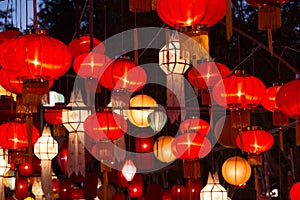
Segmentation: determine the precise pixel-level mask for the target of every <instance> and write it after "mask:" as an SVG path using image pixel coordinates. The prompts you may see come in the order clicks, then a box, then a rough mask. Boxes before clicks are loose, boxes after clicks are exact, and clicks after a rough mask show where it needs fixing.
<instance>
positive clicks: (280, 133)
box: [279, 127, 284, 152]
mask: <svg viewBox="0 0 300 200" xmlns="http://www.w3.org/2000/svg"><path fill="white" fill-rule="evenodd" d="M279 147H280V150H281V151H282V152H283V151H284V146H283V133H282V128H281V127H279Z"/></svg>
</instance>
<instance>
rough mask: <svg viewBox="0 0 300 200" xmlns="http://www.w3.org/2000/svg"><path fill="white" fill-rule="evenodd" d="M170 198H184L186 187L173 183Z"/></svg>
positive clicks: (184, 199) (173, 199)
mask: <svg viewBox="0 0 300 200" xmlns="http://www.w3.org/2000/svg"><path fill="white" fill-rule="evenodd" d="M171 196H172V200H186V188H185V186H184V185H173V186H172V188H171Z"/></svg>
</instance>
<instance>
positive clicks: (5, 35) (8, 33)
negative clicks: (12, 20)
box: [0, 28, 22, 44]
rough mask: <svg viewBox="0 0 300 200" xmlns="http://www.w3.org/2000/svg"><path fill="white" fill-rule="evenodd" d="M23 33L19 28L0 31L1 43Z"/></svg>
mask: <svg viewBox="0 0 300 200" xmlns="http://www.w3.org/2000/svg"><path fill="white" fill-rule="evenodd" d="M21 35H22V32H20V31H19V29H18V28H12V29H9V30H5V31H2V32H0V44H1V43H3V42H6V41H8V40H10V39H13V38H17V37H20V36H21Z"/></svg>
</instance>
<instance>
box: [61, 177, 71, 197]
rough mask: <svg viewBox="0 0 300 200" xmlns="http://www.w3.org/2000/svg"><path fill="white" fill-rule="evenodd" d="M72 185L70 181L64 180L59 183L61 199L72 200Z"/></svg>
mask: <svg viewBox="0 0 300 200" xmlns="http://www.w3.org/2000/svg"><path fill="white" fill-rule="evenodd" d="M71 185H72V182H71V181H70V180H69V179H62V180H61V181H60V182H59V198H60V199H66V200H67V199H71Z"/></svg>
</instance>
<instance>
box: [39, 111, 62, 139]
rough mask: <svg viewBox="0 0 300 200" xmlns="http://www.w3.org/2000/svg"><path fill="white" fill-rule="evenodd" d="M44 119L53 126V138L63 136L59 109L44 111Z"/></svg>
mask: <svg viewBox="0 0 300 200" xmlns="http://www.w3.org/2000/svg"><path fill="white" fill-rule="evenodd" d="M44 119H45V120H46V121H47V122H48V123H49V124H52V125H53V136H56V137H59V136H65V127H64V126H63V119H62V112H61V109H45V111H44Z"/></svg>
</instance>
